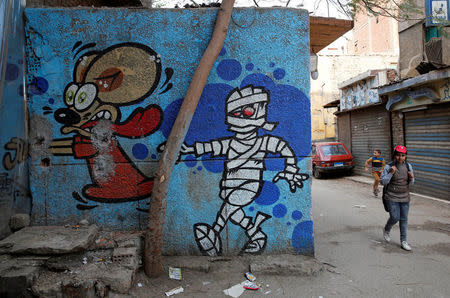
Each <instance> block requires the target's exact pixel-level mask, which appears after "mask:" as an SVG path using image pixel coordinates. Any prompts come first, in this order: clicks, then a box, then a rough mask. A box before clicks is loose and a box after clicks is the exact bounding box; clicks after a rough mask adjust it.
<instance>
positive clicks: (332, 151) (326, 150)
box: [320, 144, 347, 156]
mask: <svg viewBox="0 0 450 298" xmlns="http://www.w3.org/2000/svg"><path fill="white" fill-rule="evenodd" d="M320 149H321V150H322V153H323V154H324V155H326V156H330V155H347V151H346V150H345V148H344V146H342V145H341V144H335V145H324V146H321V147H320Z"/></svg>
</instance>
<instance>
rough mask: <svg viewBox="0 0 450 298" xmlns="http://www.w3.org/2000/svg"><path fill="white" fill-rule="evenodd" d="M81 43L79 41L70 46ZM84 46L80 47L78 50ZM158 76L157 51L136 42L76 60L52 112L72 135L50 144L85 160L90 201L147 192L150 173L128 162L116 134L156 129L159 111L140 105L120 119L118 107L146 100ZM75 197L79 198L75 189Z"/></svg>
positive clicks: (140, 196) (57, 150)
mask: <svg viewBox="0 0 450 298" xmlns="http://www.w3.org/2000/svg"><path fill="white" fill-rule="evenodd" d="M92 45H93V44H91V46H92ZM79 46H81V43H78V44H76V45H75V46H74V48H73V50H74V51H76V50H77V47H79ZM87 46H89V44H88V45H87ZM86 48H87V47H86V46H81V47H80V49H78V51H77V53H79V52H80V51H81V50H83V49H86ZM75 55H76V54H75ZM160 76H161V63H160V60H159V58H158V55H157V53H156V52H154V51H153V50H152V49H151V48H149V47H147V46H145V45H142V44H138V43H124V44H117V45H114V46H112V47H109V48H107V49H105V50H103V51H101V52H96V51H92V52H88V53H86V54H83V55H82V56H81V57H80V58H79V59H78V61H77V63H76V64H75V68H74V71H73V81H72V82H70V83H69V84H67V85H66V87H65V89H64V93H63V98H64V103H65V105H66V107H64V108H60V109H58V110H56V111H55V113H54V117H55V120H56V121H57V122H58V123H60V124H62V125H63V126H62V127H61V133H62V134H74V136H73V137H71V138H62V139H54V140H53V142H52V143H51V146H50V148H51V152H52V153H53V154H54V155H70V156H73V157H74V158H76V159H85V160H86V162H87V164H88V168H89V174H90V176H91V179H92V182H93V183H92V184H89V185H85V186H84V187H83V189H82V194H83V196H84V197H85V198H87V199H88V200H92V201H96V202H102V203H118V202H125V201H132V200H141V199H144V198H147V197H148V196H149V195H150V194H151V191H152V188H153V177H147V176H145V175H144V174H143V173H142V172H141V171H140V170H139V169H138V168H137V167H136V166H135V165H134V164H133V163H132V162H131V160H130V158H129V157H128V155H127V153H125V152H124V150H123V148H122V147H121V146H120V143H119V142H118V141H117V138H116V136H120V137H125V138H143V137H146V136H148V135H150V134H152V133H154V132H155V131H156V130H158V129H159V127H160V125H161V122H162V111H161V108H160V107H159V106H158V105H154V104H150V105H148V106H146V107H145V108H141V107H139V108H137V109H135V110H134V111H133V112H132V113H131V115H130V116H129V117H128V118H127V119H126V120H124V121H122V119H121V113H120V107H121V106H127V105H132V104H135V103H138V102H140V101H142V100H143V99H145V98H147V97H148V96H149V95H150V94H152V92H153V91H154V89H155V88H156V86H158V83H159V79H160ZM73 196H74V198H75V199H77V200H79V201H81V202H83V200H82V199H81V198H80V196H79V195H78V194H77V193H76V192H75V193H74V194H73ZM84 202H85V201H84ZM78 207H79V208H83V209H86V207H93V206H80V205H78Z"/></svg>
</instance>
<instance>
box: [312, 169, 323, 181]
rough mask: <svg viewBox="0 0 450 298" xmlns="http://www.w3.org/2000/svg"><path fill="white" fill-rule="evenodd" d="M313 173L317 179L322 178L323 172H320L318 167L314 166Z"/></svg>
mask: <svg viewBox="0 0 450 298" xmlns="http://www.w3.org/2000/svg"><path fill="white" fill-rule="evenodd" d="M313 175H314V177H315V178H317V179H320V178H321V177H322V174H321V173H320V172H319V170H318V169H317V168H316V167H315V168H314V171H313Z"/></svg>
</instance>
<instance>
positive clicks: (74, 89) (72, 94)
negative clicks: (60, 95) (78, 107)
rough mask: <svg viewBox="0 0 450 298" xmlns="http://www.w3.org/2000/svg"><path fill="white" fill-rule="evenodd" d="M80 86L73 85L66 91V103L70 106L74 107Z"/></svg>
mask: <svg viewBox="0 0 450 298" xmlns="http://www.w3.org/2000/svg"><path fill="white" fill-rule="evenodd" d="M77 90H78V86H77V85H71V86H69V88H67V89H66V93H65V94H64V101H65V102H66V104H67V105H68V106H72V105H73V100H74V99H75V94H76V93H77Z"/></svg>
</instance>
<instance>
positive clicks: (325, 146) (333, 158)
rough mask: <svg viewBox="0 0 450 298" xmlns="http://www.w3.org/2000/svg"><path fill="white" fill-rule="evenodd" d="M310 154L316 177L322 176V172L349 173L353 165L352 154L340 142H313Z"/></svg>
mask: <svg viewBox="0 0 450 298" xmlns="http://www.w3.org/2000/svg"><path fill="white" fill-rule="evenodd" d="M311 156H312V166H313V175H314V177H316V178H320V177H322V174H323V173H332V172H344V173H346V174H348V175H350V174H351V173H352V170H353V168H354V167H355V162H354V161H353V156H352V154H351V153H350V152H349V151H348V149H347V147H345V145H344V144H342V143H338V142H324V143H314V144H313V145H312V150H311Z"/></svg>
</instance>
